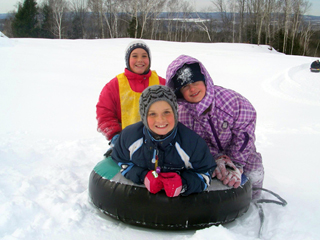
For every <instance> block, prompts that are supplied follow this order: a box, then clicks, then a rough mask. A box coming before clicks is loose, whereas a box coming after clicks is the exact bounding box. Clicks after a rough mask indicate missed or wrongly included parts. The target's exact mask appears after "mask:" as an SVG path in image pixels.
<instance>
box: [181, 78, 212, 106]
mask: <svg viewBox="0 0 320 240" xmlns="http://www.w3.org/2000/svg"><path fill="white" fill-rule="evenodd" d="M180 92H181V93H182V96H183V97H184V99H185V100H186V101H187V102H190V103H198V102H200V101H201V100H202V99H203V98H204V96H205V95H206V85H205V84H204V82H203V81H197V82H193V83H189V84H187V85H185V86H183V87H182V88H181V89H180Z"/></svg>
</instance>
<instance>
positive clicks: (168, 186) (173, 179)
mask: <svg viewBox="0 0 320 240" xmlns="http://www.w3.org/2000/svg"><path fill="white" fill-rule="evenodd" d="M159 178H161V181H162V182H163V187H164V190H165V192H166V195H167V196H168V197H177V196H179V194H180V192H181V189H182V180H181V177H180V175H179V174H177V173H175V172H167V173H162V172H161V173H159Z"/></svg>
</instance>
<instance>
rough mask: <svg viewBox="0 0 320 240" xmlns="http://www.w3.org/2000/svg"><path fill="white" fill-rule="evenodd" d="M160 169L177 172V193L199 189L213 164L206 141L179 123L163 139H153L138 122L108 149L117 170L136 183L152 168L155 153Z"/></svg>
mask: <svg viewBox="0 0 320 240" xmlns="http://www.w3.org/2000/svg"><path fill="white" fill-rule="evenodd" d="M156 155H157V156H158V166H159V167H160V168H161V172H176V173H178V174H180V176H181V180H182V184H183V188H184V189H186V191H185V192H183V193H182V194H181V195H184V196H186V195H189V194H191V193H197V192H202V191H203V190H205V189H206V188H207V187H208V186H209V185H210V182H211V175H212V172H213V170H214V169H215V167H216V163H215V161H214V159H213V156H212V155H211V153H210V151H209V148H208V146H207V144H206V142H205V141H204V140H203V139H202V138H201V137H200V136H199V135H198V134H196V133H195V132H194V131H192V130H190V129H189V128H187V127H186V126H184V125H183V124H182V123H178V125H177V127H176V128H175V129H174V130H173V131H172V133H171V134H170V135H169V136H167V137H166V138H165V139H161V140H156V139H154V138H153V137H152V135H151V134H150V132H149V131H148V130H147V128H146V127H145V126H144V125H143V123H142V122H138V123H135V124H132V125H130V126H128V127H126V128H125V129H124V130H123V131H122V132H121V134H120V136H119V138H118V139H117V142H116V143H115V146H114V149H113V151H112V155H111V156H112V159H113V160H114V161H115V162H116V163H117V164H118V165H119V166H120V167H121V173H122V175H123V176H124V177H126V178H127V179H130V180H131V181H133V182H134V183H136V184H143V183H144V178H145V176H146V174H147V173H148V171H150V170H154V169H155V156H156Z"/></svg>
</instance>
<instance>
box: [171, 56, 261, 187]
mask: <svg viewBox="0 0 320 240" xmlns="http://www.w3.org/2000/svg"><path fill="white" fill-rule="evenodd" d="M195 62H197V63H199V65H200V67H201V72H202V73H203V74H204V76H205V79H206V88H207V92H206V95H205V97H204V98H203V99H202V100H201V102H199V103H197V104H194V103H188V102H186V101H185V100H184V99H178V103H179V121H180V122H181V123H183V124H184V125H186V126H187V127H188V128H190V129H192V130H194V131H195V132H196V133H198V134H199V135H200V136H201V137H202V138H203V139H204V140H205V141H206V142H207V145H208V146H209V149H210V152H211V154H212V155H213V156H214V157H215V158H217V157H218V156H220V155H222V154H226V155H228V156H229V157H230V158H231V160H232V161H233V162H234V163H235V164H236V165H237V166H238V167H239V166H243V168H244V172H245V173H246V172H247V173H250V172H255V171H256V170H257V171H258V172H260V171H262V172H263V166H262V159H261V155H260V154H259V153H257V152H256V148H255V144H254V142H255V124H256V111H255V109H254V108H253V106H252V105H251V103H250V102H249V101H248V100H247V99H246V98H244V97H243V96H241V95H240V94H239V93H237V92H235V91H233V90H230V89H225V88H223V87H220V86H215V85H214V84H213V81H212V79H211V77H210V75H209V73H208V71H207V70H206V69H205V67H204V66H203V65H202V63H201V62H199V61H198V60H197V59H195V58H192V57H189V56H186V55H181V56H179V57H178V58H177V59H175V60H174V61H173V62H172V63H171V64H170V65H169V66H168V69H167V74H166V78H167V85H168V86H169V87H171V88H173V83H172V82H171V79H172V77H173V76H174V75H175V73H176V72H177V70H178V69H179V68H180V67H182V66H183V64H185V63H188V64H191V63H195ZM259 175H260V174H259ZM261 177H262V179H263V175H262V176H260V177H258V176H257V178H258V179H255V180H256V181H259V182H260V181H261V180H262V179H261ZM259 178H260V179H259Z"/></svg>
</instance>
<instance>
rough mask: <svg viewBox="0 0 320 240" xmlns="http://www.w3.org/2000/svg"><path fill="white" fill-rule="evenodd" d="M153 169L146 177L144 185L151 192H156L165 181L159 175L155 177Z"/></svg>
mask: <svg viewBox="0 0 320 240" xmlns="http://www.w3.org/2000/svg"><path fill="white" fill-rule="evenodd" d="M152 172H153V171H149V172H148V173H147V175H146V176H145V178H144V185H145V186H146V188H147V189H148V191H149V192H151V193H153V194H156V193H157V192H159V191H160V190H161V189H162V188H163V183H162V181H161V180H160V178H159V177H157V178H155V176H154V175H153V173H152Z"/></svg>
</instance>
